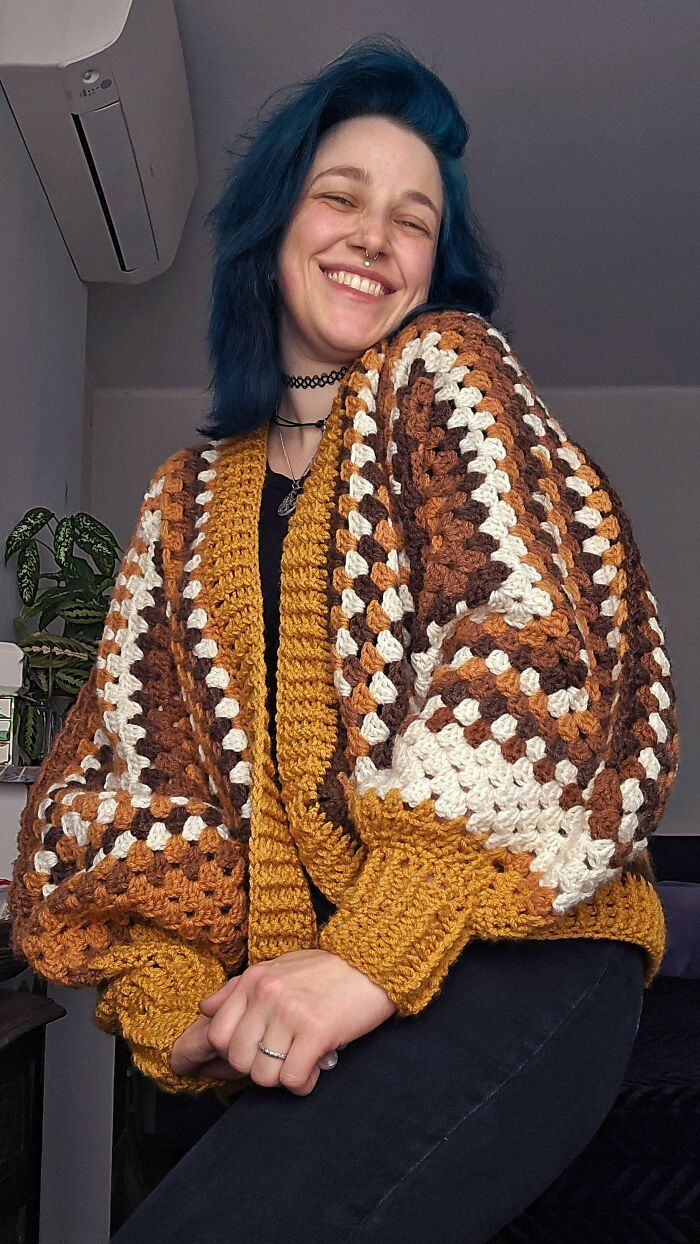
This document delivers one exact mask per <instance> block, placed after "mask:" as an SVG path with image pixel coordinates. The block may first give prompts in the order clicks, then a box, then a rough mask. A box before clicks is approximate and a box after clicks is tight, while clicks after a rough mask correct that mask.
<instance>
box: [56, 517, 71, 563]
mask: <svg viewBox="0 0 700 1244" xmlns="http://www.w3.org/2000/svg"><path fill="white" fill-rule="evenodd" d="M72 554H73V519H72V518H71V517H70V516H68V517H66V518H59V520H58V523H57V524H56V530H55V532H54V534H53V555H54V557H55V558H56V565H57V566H60V567H61V569H62V570H65V569H67V567H68V566H69V564H70V559H71V557H72Z"/></svg>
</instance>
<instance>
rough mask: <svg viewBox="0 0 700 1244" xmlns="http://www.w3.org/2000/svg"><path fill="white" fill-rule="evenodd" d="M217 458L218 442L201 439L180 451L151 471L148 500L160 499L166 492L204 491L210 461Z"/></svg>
mask: <svg viewBox="0 0 700 1244" xmlns="http://www.w3.org/2000/svg"><path fill="white" fill-rule="evenodd" d="M216 457H217V450H216V443H215V442H214V441H207V440H201V441H197V442H196V443H195V444H192V445H184V446H183V447H182V449H176V450H174V451H173V452H172V453H170V454H169V455H168V457H167V458H164V459H163V460H162V461H161V462H159V463H158V465H157V466H156V467H154V468H153V469H152V471H151V474H150V477H149V480H148V486H147V488H146V492H145V494H144V500H148V499H151V498H153V499H154V498H156V497H158V496H160V495H161V494H162V493H163V492H174V491H180V490H182V489H185V490H186V491H191V490H192V489H193V488H196V490H197V492H202V491H204V488H205V487H206V481H207V478H208V476H207V472H208V470H210V462H212V461H214V460H215V459H216Z"/></svg>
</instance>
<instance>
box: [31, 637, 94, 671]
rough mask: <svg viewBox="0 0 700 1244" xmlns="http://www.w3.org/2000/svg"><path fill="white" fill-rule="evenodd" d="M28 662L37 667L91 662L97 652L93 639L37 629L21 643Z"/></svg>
mask: <svg viewBox="0 0 700 1244" xmlns="http://www.w3.org/2000/svg"><path fill="white" fill-rule="evenodd" d="M21 647H22V649H23V650H24V652H26V654H27V657H28V659H29V661H30V663H31V664H32V665H34V666H36V668H37V669H42V668H44V669H45V668H46V667H47V665H49V664H53V665H54V666H56V667H58V666H59V665H63V666H65V665H66V664H67V663H68V662H70V661H84V662H92V661H93V660H94V658H95V656H96V654H97V647H98V645H97V643H96V642H95V641H93V640H90V641H86V640H82V639H71V638H68V637H67V636H65V635H52V634H51V632H50V631H37V632H36V634H34V635H30V636H29V637H28V639H25V640H24V641H23V642H22V643H21Z"/></svg>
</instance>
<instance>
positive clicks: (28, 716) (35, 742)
mask: <svg viewBox="0 0 700 1244" xmlns="http://www.w3.org/2000/svg"><path fill="white" fill-rule="evenodd" d="M43 740H44V730H43V726H42V719H41V713H40V712H39V710H38V709H37V708H35V706H34V705H33V704H26V703H23V704H21V705H20V713H19V729H18V731H17V742H18V743H19V747H20V751H21V752H22V754H23V756H24V761H25V764H31V762H32V761H33V760H37V759H38V758H39V756H40V755H41V745H42V742H43Z"/></svg>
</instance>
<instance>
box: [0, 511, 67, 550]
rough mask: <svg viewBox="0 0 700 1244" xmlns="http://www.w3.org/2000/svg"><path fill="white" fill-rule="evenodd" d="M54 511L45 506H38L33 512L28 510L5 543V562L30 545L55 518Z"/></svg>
mask: <svg viewBox="0 0 700 1244" xmlns="http://www.w3.org/2000/svg"><path fill="white" fill-rule="evenodd" d="M54 517H55V515H54V512H53V510H47V509H46V507H45V506H43V505H38V506H36V507H35V509H33V510H27V512H26V514H24V515H23V516H22V518H20V520H19V522H18V523H17V524H16V526H14V527H13V528H12V531H11V532H10V534H9V536H8V537H7V540H6V541H5V562H7V560H8V558H10V557H12V554H13V553H16V552H17V550H18V549H21V548H23V546H24V545H25V544H28V543H29V541H30V540H31V539H32V536H35V535H36V533H37V532H38V531H41V528H42V527H44V526H45V524H46V523H48V521H49V519H50V518H54Z"/></svg>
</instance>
